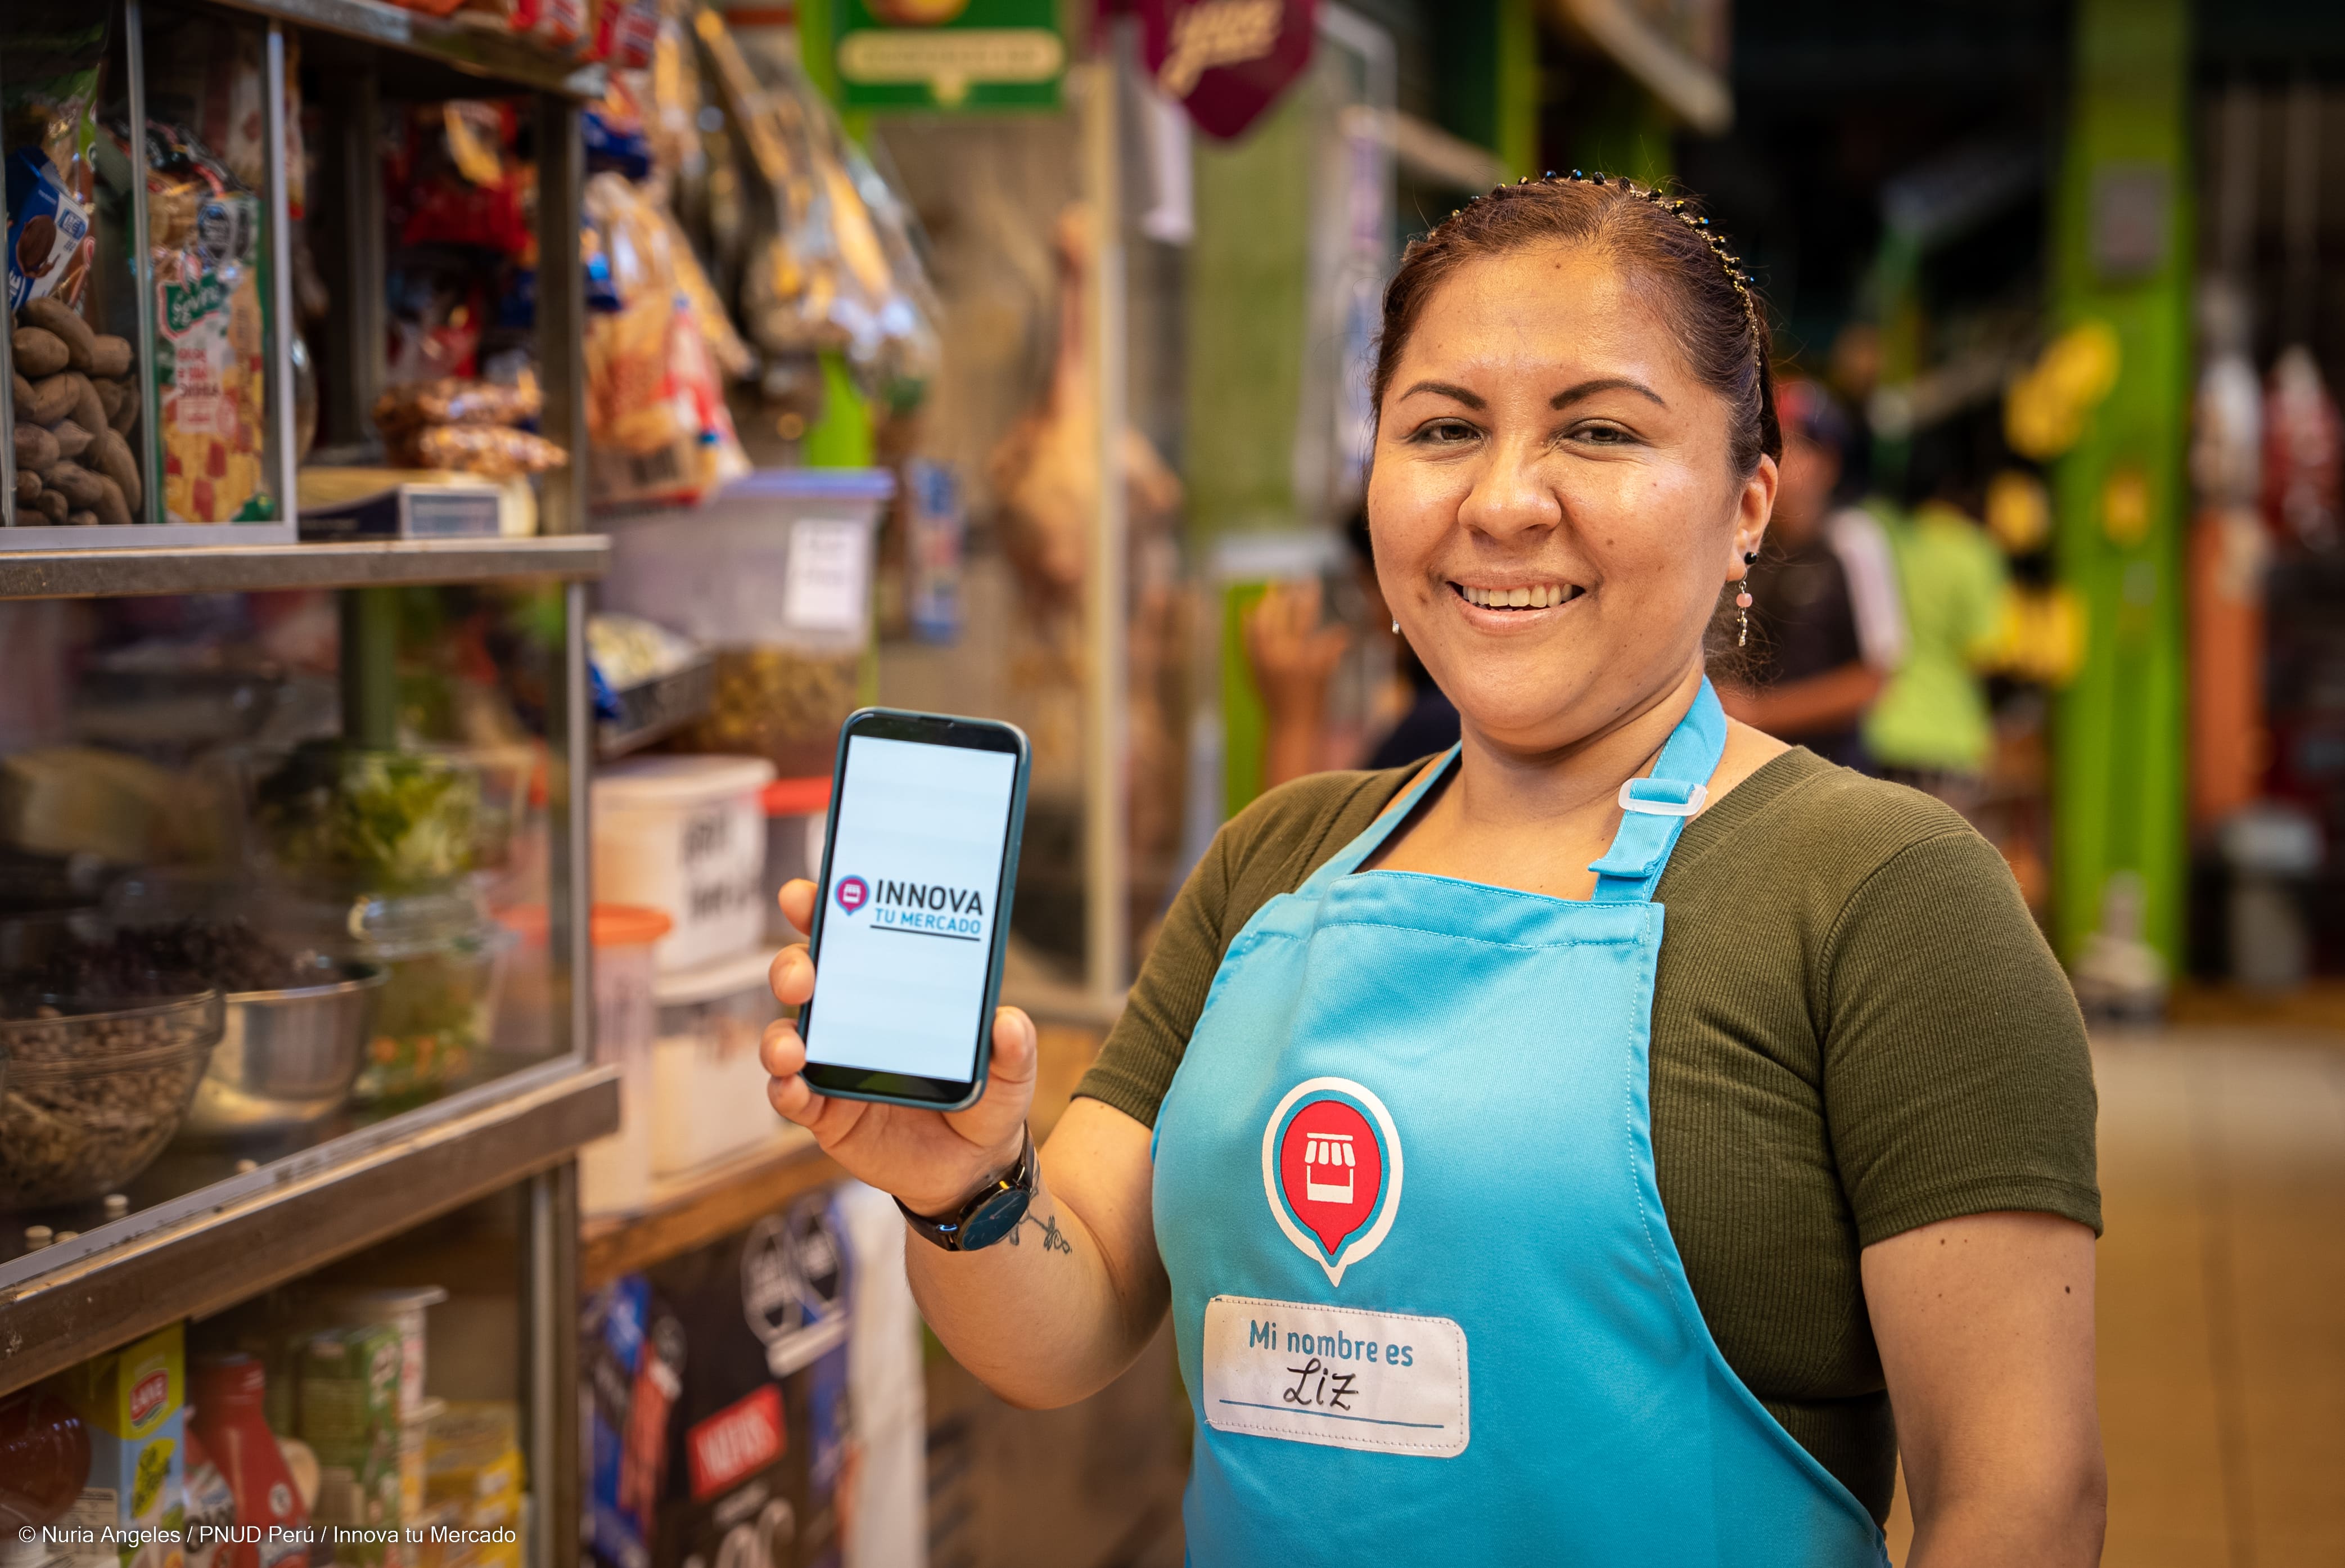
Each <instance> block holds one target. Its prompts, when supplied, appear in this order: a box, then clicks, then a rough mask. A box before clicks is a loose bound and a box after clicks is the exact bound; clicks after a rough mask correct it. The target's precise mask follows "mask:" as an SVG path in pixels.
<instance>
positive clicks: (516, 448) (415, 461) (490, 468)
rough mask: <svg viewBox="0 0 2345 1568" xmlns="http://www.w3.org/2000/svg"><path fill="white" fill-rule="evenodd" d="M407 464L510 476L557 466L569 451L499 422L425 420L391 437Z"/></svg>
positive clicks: (395, 450)
mask: <svg viewBox="0 0 2345 1568" xmlns="http://www.w3.org/2000/svg"><path fill="white" fill-rule="evenodd" d="M391 453H392V455H394V456H395V457H397V458H398V459H399V461H400V463H401V466H404V467H408V468H451V469H454V470H456V471H457V472H459V473H477V474H479V475H480V476H481V477H482V478H483V479H511V478H513V476H515V475H516V474H523V473H545V472H546V471H547V470H548V469H553V468H560V467H563V466H564V465H565V464H567V463H569V461H570V454H569V453H565V452H563V450H562V448H560V447H559V446H556V445H555V444H554V443H552V442H550V441H548V440H546V439H545V437H543V436H542V435H533V434H531V433H529V432H528V431H525V430H510V429H507V428H506V427H505V426H503V425H501V424H427V425H423V426H421V427H420V428H418V429H416V430H412V431H410V432H408V433H405V434H404V435H402V436H401V437H400V438H399V439H398V440H396V441H394V442H393V443H391Z"/></svg>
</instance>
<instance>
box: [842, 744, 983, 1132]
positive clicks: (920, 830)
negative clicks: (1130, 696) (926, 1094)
mask: <svg viewBox="0 0 2345 1568" xmlns="http://www.w3.org/2000/svg"><path fill="white" fill-rule="evenodd" d="M1017 783H1018V758H1017V757H1016V756H1015V755H1014V754H1012V753H1010V752H1008V751H994V750H979V749H976V748H969V747H961V746H939V745H930V744H927V743H924V742H920V741H914V740H895V739H886V738H880V737H878V736H872V735H861V734H857V733H855V732H854V731H852V730H850V731H849V732H848V740H847V756H846V760H845V765H844V767H843V769H841V773H840V781H839V786H838V789H837V802H836V805H835V806H834V811H835V813H836V816H835V822H834V827H833V829H832V832H831V845H830V860H829V877H828V881H827V886H826V887H825V889H824V890H823V897H824V900H825V903H824V907H823V911H822V921H821V927H822V929H821V933H820V936H819V938H818V942H819V945H818V946H817V949H816V952H815V955H814V961H815V976H816V980H815V999H814V1004H813V1005H812V1006H811V1007H810V1008H809V1009H808V1010H807V1019H806V1030H807V1033H806V1045H807V1063H808V1064H812V1065H818V1066H829V1067H839V1068H848V1069H854V1070H857V1071H860V1072H873V1073H887V1074H902V1075H904V1076H906V1077H910V1078H919V1079H928V1080H931V1081H933V1082H934V1083H935V1084H937V1085H938V1086H939V1087H941V1086H943V1085H947V1084H969V1083H973V1082H974V1081H975V1079H976V1077H977V1066H978V1063H977V1056H976V1053H977V1051H978V1049H979V1048H980V1045H981V1044H984V1043H985V1042H986V1041H987V1039H988V1038H989V1036H990V1033H991V1031H990V1028H989V1027H988V1026H987V1025H988V1024H989V1023H990V1020H988V1019H986V1018H985V1017H984V1013H985V1011H986V1008H985V1003H986V993H987V989H988V986H989V983H990V976H991V972H992V967H993V948H994V944H995V942H998V941H999V940H1000V935H1001V927H1002V922H1001V920H1000V914H1001V909H1000V904H1001V901H1002V894H1003V888H1002V860H1003V855H1004V852H1005V850H1006V848H1007V845H1008V841H1009V836H1010V809H1011V806H1012V802H1013V799H1014V797H1015V792H1016V789H1017Z"/></svg>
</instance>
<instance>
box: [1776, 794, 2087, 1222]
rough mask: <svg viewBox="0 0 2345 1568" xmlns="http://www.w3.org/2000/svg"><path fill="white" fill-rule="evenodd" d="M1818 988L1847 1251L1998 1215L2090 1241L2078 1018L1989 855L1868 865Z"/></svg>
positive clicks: (1954, 849) (1945, 844)
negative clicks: (2058, 1221) (2031, 1215)
mask: <svg viewBox="0 0 2345 1568" xmlns="http://www.w3.org/2000/svg"><path fill="white" fill-rule="evenodd" d="M1820 977H1821V980H1822V986H1823V988H1824V994H1823V995H1822V998H1820V1000H1821V1002H1822V1016H1823V1021H1824V1026H1825V1027H1824V1041H1823V1099H1824V1114H1825V1117H1826V1120H1827V1123H1828V1131H1829V1135H1830V1137H1831V1141H1832V1151H1833V1155H1834V1157H1835V1159H1836V1161H1837V1162H1838V1164H1839V1166H1840V1172H1841V1180H1842V1186H1843V1190H1844V1191H1845V1192H1846V1194H1847V1196H1848V1201H1849V1204H1850V1207H1851V1210H1852V1212H1853V1217H1854V1218H1855V1221H1856V1227H1857V1232H1858V1237H1859V1241H1860V1244H1861V1245H1863V1246H1867V1247H1869V1246H1871V1245H1872V1244H1873V1243H1874V1242H1876V1241H1881V1240H1884V1239H1886V1238H1887V1237H1892V1236H1895V1235H1897V1234H1899V1233H1900V1232H1903V1231H1906V1230H1911V1229H1913V1228H1914V1227H1917V1226H1923V1225H1929V1224H1932V1223H1934V1222H1935V1221H1938V1220H1942V1219H1952V1218H1954V1217H1959V1216H1963V1215H1970V1214H1984V1213H1989V1212H1992V1211H1995V1210H2003V1209H2018V1210H2028V1211H2037V1212H2043V1213H2047V1214H2056V1215H2061V1216H2064V1217H2067V1218H2069V1219H2073V1220H2076V1222H2077V1223H2079V1224H2081V1225H2086V1226H2089V1227H2092V1229H2093V1230H2094V1231H2095V1233H2096V1234H2097V1233H2098V1232H2099V1230H2100V1228H2101V1204H2100V1189H2099V1186H2098V1180H2097V1174H2096V1166H2095V1154H2094V1122H2095V1116H2096V1108H2097V1105H2096V1096H2095V1093H2094V1088H2093V1067H2092V1056H2091V1053H2090V1050H2089V1048H2088V1047H2087V1044H2086V1036H2085V1025H2084V1019H2083V1017H2082V1016H2081V1014H2079V1013H2078V1012H2077V1009H2076V999H2075V997H2074V995H2073V994H2072V993H2070V991H2069V989H2068V983H2067V980H2066V976H2065V975H2063V974H2062V972H2061V971H2060V966H2059V963H2058V962H2057V961H2056V960H2055V959H2054V957H2053V956H2052V952H2051V949H2050V948H2049V947H2048V946H2047V945H2046V942H2045V941H2044V938H2043V935H2042V933H2041V932H2038V931H2037V930H2036V927H2035V921H2034V920H2033V919H2032V918H2030V916H2029V915H2028V912H2027V909H2026V906H2025V903H2023V902H2022V901H2021V899H2020V896H2019V890H2018V887H2017V886H2016V884H2015V883H2014V882H2013V881H2012V878H2011V874H2010V871H2008V870H2007V869H2006V868H2005V865H2004V863H2003V860H2002V858H2001V857H2000V856H1999V855H1997V854H1996V853H1995V850H1994V848H1993V847H1992V846H1991V845H1989V844H1988V843H1987V842H1986V841H1985V840H1983V839H1981V838H1979V837H1978V836H1977V835H1976V834H1975V833H1973V832H1970V831H1968V830H1951V831H1947V832H1944V833H1940V834H1936V835H1934V836H1932V837H1929V838H1926V839H1924V840H1920V841H1918V842H1915V843H1914V844H1911V845H1909V846H1907V847H1906V848H1904V849H1903V850H1900V851H1899V852H1897V853H1896V854H1895V855H1893V856H1892V857H1891V858H1890V859H1888V860H1885V861H1884V862H1883V864H1882V865H1881V866H1880V867H1879V868H1878V869H1877V870H1875V871H1873V872H1872V873H1871V874H1870V875H1869V876H1868V877H1867V878H1866V879H1865V880H1864V881H1863V883H1862V884H1861V885H1859V887H1858V888H1857V889H1856V891H1854V892H1853V894H1852V895H1851V896H1850V898H1849V899H1848V901H1847V902H1846V903H1845V904H1844V905H1843V908H1842V911H1841V913H1840V916H1839V918H1838V920H1837V921H1835V922H1834V924H1833V927H1832V932H1831V934H1830V936H1829V938H1828V939H1827V945H1826V951H1825V953H1824V962H1823V963H1822V968H1821V970H1820Z"/></svg>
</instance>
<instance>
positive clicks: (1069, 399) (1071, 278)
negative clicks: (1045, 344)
mask: <svg viewBox="0 0 2345 1568" xmlns="http://www.w3.org/2000/svg"><path fill="white" fill-rule="evenodd" d="M1054 238H1055V248H1056V249H1057V252H1058V263H1059V347H1058V354H1057V358H1056V361H1055V362H1054V363H1053V365H1052V367H1051V384H1050V388H1049V390H1048V391H1047V392H1045V393H1044V394H1043V398H1042V402H1041V406H1040V407H1038V408H1035V409H1033V410H1031V411H1030V412H1028V413H1027V414H1026V415H1025V416H1024V417H1023V418H1021V419H1020V421H1019V422H1018V423H1017V424H1016V425H1015V426H1013V427H1012V428H1011V429H1010V433H1009V434H1008V435H1006V436H1004V437H1003V438H1002V440H1001V443H1000V445H999V446H997V447H995V448H994V450H993V456H992V459H991V461H990V463H989V464H988V468H989V474H990V478H991V480H992V482H993V494H994V497H995V500H996V503H997V504H998V505H999V507H1000V529H1001V539H1002V545H1003V547H1004V549H1005V550H1006V551H1007V552H1008V554H1009V555H1010V564H1011V565H1013V566H1014V567H1015V568H1016V569H1017V572H1018V580H1019V585H1020V587H1021V588H1022V589H1023V590H1024V591H1025V594H1026V596H1027V599H1028V601H1029V602H1030V604H1031V605H1032V606H1034V607H1035V608H1036V609H1038V610H1041V611H1044V612H1046V613H1048V612H1051V611H1061V610H1065V609H1069V608H1071V607H1072V606H1074V605H1075V604H1076V603H1077V602H1078V600H1079V598H1080V596H1081V590H1082V583H1083V572H1084V569H1085V567H1086V565H1088V564H1089V562H1090V559H1091V543H1090V541H1091V524H1092V519H1093V518H1094V517H1095V516H1097V514H1098V512H1099V498H1100V437H1099V410H1100V397H1099V388H1098V386H1097V385H1096V384H1094V382H1093V381H1092V376H1091V355H1090V353H1089V352H1088V351H1087V344H1088V341H1089V337H1088V334H1087V333H1086V331H1084V328H1085V324H1086V323H1085V320H1084V309H1085V306H1084V300H1085V296H1086V295H1087V293H1088V292H1089V290H1090V287H1091V264H1092V247H1091V213H1090V210H1089V209H1088V208H1086V207H1084V206H1083V205H1081V203H1077V204H1075V205H1072V206H1070V207H1069V208H1067V209H1066V210H1065V211H1063V212H1061V214H1060V215H1059V221H1058V225H1057V233H1056V235H1055V237H1054ZM1120 451H1121V462H1122V470H1123V473H1122V479H1123V483H1124V486H1125V490H1124V494H1125V507H1126V514H1125V515H1126V527H1127V531H1128V533H1129V535H1130V536H1131V538H1132V540H1134V541H1135V542H1137V541H1140V540H1142V539H1144V538H1146V537H1148V536H1150V535H1153V534H1155V533H1158V532H1161V531H1162V530H1163V529H1165V528H1167V527H1169V526H1170V524H1171V523H1172V521H1173V515H1174V514H1176V513H1177V512H1178V511H1179V510H1180V506H1181V481H1180V480H1179V479H1178V478H1176V477H1175V476H1174V475H1173V471H1172V470H1171V469H1169V468H1167V467H1166V466H1165V465H1164V460H1163V459H1162V457H1159V456H1158V455H1157V454H1156V449H1155V448H1154V447H1152V446H1151V445H1150V444H1149V443H1148V439H1147V437H1145V436H1143V435H1142V434H1141V433H1139V432H1138V431H1136V430H1132V429H1129V428H1127V429H1126V430H1125V431H1124V433H1123V440H1122V443H1121V445H1120Z"/></svg>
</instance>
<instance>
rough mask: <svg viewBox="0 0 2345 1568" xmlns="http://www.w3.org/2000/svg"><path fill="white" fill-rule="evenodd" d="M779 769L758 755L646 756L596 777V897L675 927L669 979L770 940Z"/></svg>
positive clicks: (666, 955) (667, 957)
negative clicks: (773, 804)
mask: <svg viewBox="0 0 2345 1568" xmlns="http://www.w3.org/2000/svg"><path fill="white" fill-rule="evenodd" d="M773 777H774V765H773V764H772V763H770V762H767V761H766V760H764V759H762V758H756V757H645V758H634V759H629V760H627V761H624V762H619V763H614V764H613V765H612V766H610V767H608V768H606V769H603V770H602V771H601V772H600V773H599V774H597V775H596V777H595V779H594V896H595V898H596V900H597V901H604V900H607V901H610V902H613V903H623V904H639V905H641V906H643V907H644V908H645V909H655V910H657V911H660V912H661V913H662V914H665V915H666V916H667V917H668V919H669V920H671V921H675V925H674V927H673V928H672V929H671V930H670V931H669V932H668V933H667V935H665V936H664V937H662V938H661V939H660V940H659V942H658V943H657V944H656V945H655V947H654V949H653V962H655V964H656V965H657V966H658V967H659V969H660V970H661V971H663V972H665V971H669V970H677V969H694V968H697V967H698V966H699V965H701V964H705V963H708V962H712V961H714V960H716V959H719V958H724V957H726V956H728V955H730V954H733V953H736V952H741V951H743V950H744V949H746V948H750V947H755V946H756V944H757V943H758V942H759V941H761V940H762V939H763V938H764V936H765V932H766V891H765V881H766V811H765V807H764V806H763V804H762V803H761V801H760V796H761V794H762V792H763V791H764V789H765V788H766V784H767V783H768V782H769V781H770V780H771V779H773Z"/></svg>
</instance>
